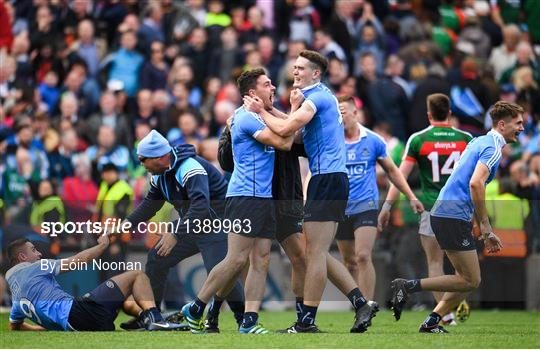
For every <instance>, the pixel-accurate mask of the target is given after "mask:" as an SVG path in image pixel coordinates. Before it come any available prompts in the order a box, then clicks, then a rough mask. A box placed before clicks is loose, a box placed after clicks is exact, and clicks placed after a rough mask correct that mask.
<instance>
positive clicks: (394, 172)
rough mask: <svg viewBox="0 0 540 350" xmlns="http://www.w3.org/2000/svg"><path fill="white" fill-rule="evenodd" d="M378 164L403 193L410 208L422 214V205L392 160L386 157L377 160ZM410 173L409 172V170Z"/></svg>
mask: <svg viewBox="0 0 540 350" xmlns="http://www.w3.org/2000/svg"><path fill="white" fill-rule="evenodd" d="M378 163H379V164H380V165H381V166H382V167H383V169H384V171H385V172H386V174H387V175H388V178H389V179H390V181H391V182H392V184H394V186H396V187H397V189H398V190H400V191H401V192H403V193H404V194H405V195H406V196H407V198H408V199H409V201H410V203H411V207H412V209H413V211H414V212H415V213H417V214H418V213H422V212H423V211H424V205H423V204H422V203H421V202H420V201H419V200H418V198H416V196H415V194H414V192H413V191H412V190H411V188H410V187H409V184H408V183H407V179H406V178H405V177H404V176H403V174H402V173H401V172H400V170H399V168H398V167H397V166H396V164H395V163H394V161H393V160H392V158H390V157H386V158H384V159H379V160H378ZM409 173H410V170H409Z"/></svg>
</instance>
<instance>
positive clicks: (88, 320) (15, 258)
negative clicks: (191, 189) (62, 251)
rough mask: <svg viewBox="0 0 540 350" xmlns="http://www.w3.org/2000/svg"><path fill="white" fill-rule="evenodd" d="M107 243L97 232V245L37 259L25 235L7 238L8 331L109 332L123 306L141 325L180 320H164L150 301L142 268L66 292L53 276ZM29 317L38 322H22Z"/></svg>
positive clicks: (165, 326) (157, 326)
mask: <svg viewBox="0 0 540 350" xmlns="http://www.w3.org/2000/svg"><path fill="white" fill-rule="evenodd" d="M108 246H109V237H108V236H107V235H101V236H99V238H98V244H97V245H96V246H94V247H92V248H89V249H86V250H84V251H82V252H80V253H79V254H77V255H74V256H72V257H70V258H66V259H62V260H52V259H51V260H45V259H41V253H40V252H39V251H38V250H36V248H35V247H34V245H33V244H32V243H31V242H30V241H29V240H27V239H24V238H23V239H18V240H15V241H13V242H11V243H10V245H9V247H8V256H9V259H10V263H11V264H12V266H13V267H12V268H11V269H9V270H8V271H7V273H6V279H7V282H8V284H9V288H10V289H11V293H12V296H13V306H12V307H11V314H10V316H9V327H10V329H11V330H17V331H19V330H21V331H40V330H57V331H114V320H115V319H116V316H117V315H118V310H119V309H120V308H122V309H123V310H124V312H126V313H127V314H129V315H133V316H139V314H140V317H141V319H142V320H143V322H144V325H145V327H144V328H145V329H146V330H149V331H155V330H175V329H179V328H180V325H177V324H173V323H168V322H165V321H164V320H163V317H162V315H161V313H160V312H159V310H158V309H157V308H156V304H155V302H154V295H153V293H152V288H151V287H150V281H149V279H148V277H146V275H145V274H144V272H142V271H140V270H133V271H128V272H124V273H122V274H119V275H116V276H114V277H112V278H111V279H108V280H107V281H105V282H103V283H102V284H100V285H99V286H97V288H96V289H94V290H93V291H91V292H90V293H88V294H85V295H84V296H83V297H81V298H74V297H73V296H71V295H69V294H68V293H66V292H65V291H64V290H62V288H60V285H59V284H58V282H57V281H56V278H55V276H57V275H58V274H60V273H64V272H68V271H70V270H72V269H74V268H77V267H84V266H87V265H84V264H85V263H89V262H90V261H92V260H93V259H95V258H97V257H99V256H100V255H101V254H103V252H105V250H106V249H107V247H108ZM26 318H29V319H31V320H32V321H33V322H34V323H36V324H38V325H39V326H34V325H31V324H28V323H26V322H24V320H25V319H26Z"/></svg>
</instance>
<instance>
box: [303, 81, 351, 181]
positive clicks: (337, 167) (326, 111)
mask: <svg viewBox="0 0 540 350" xmlns="http://www.w3.org/2000/svg"><path fill="white" fill-rule="evenodd" d="M302 93H303V94H304V98H305V100H304V103H307V104H309V105H310V106H311V108H312V109H313V110H314V111H315V115H314V116H313V118H312V119H311V120H310V121H309V123H307V124H306V125H305V126H304V128H303V129H302V136H303V138H304V147H305V149H306V153H307V156H308V160H309V170H310V171H311V174H312V175H318V174H328V173H347V169H346V167H345V135H344V132H343V118H342V116H341V112H340V111H339V104H338V101H337V99H336V96H334V94H333V93H332V92H331V91H330V89H328V87H326V86H325V85H324V84H322V83H317V84H315V85H312V86H308V87H305V88H303V89H302Z"/></svg>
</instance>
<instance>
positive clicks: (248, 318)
mask: <svg viewBox="0 0 540 350" xmlns="http://www.w3.org/2000/svg"><path fill="white" fill-rule="evenodd" d="M258 321H259V314H257V313H256V312H245V313H244V320H243V321H242V327H244V328H250V327H253V326H255V325H256V324H257V322H258Z"/></svg>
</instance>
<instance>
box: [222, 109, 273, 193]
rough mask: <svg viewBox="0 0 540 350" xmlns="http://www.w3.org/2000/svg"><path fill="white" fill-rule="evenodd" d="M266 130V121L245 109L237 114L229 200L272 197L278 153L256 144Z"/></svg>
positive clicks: (228, 189) (234, 128)
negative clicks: (258, 137) (246, 197)
mask: <svg viewBox="0 0 540 350" xmlns="http://www.w3.org/2000/svg"><path fill="white" fill-rule="evenodd" d="M264 128H266V124H265V122H264V120H263V119H262V118H261V117H260V116H259V115H258V114H257V113H253V112H249V111H246V110H245V109H244V108H243V107H240V108H238V109H237V110H236V111H234V116H233V119H232V123H231V137H232V152H233V158H234V170H233V173H232V176H231V180H230V181H229V187H228V188H227V195H226V197H238V196H249V197H259V198H272V177H273V176H274V159H275V151H274V148H273V147H271V146H267V145H264V144H262V143H260V142H259V141H257V139H256V137H257V135H258V134H259V133H260V132H261V131H263V130H264Z"/></svg>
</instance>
